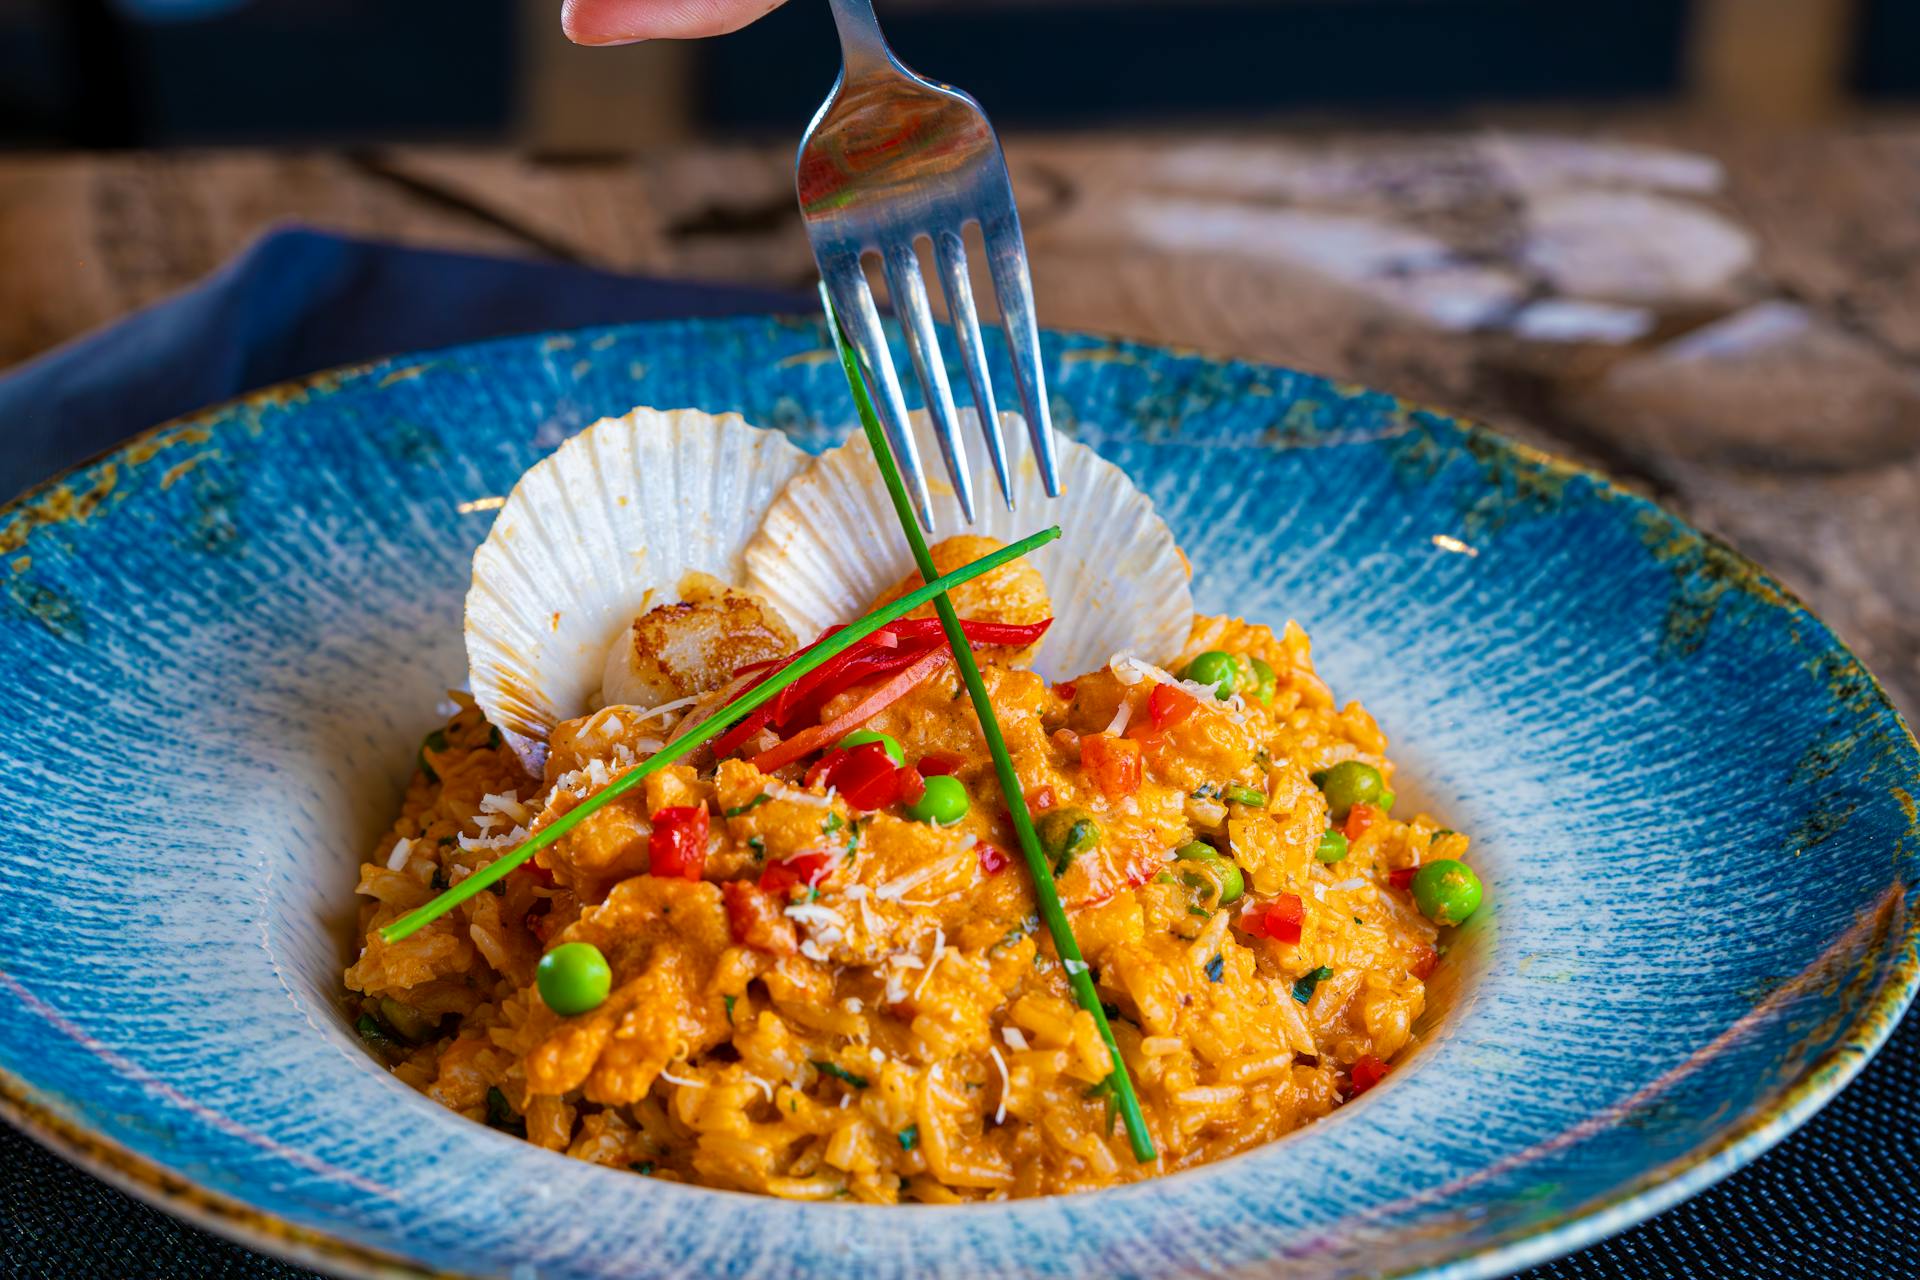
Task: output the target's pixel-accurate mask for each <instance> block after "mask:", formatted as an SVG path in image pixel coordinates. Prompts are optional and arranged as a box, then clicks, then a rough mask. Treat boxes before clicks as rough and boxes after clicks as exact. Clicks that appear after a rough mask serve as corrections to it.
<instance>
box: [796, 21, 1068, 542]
mask: <svg viewBox="0 0 1920 1280" xmlns="http://www.w3.org/2000/svg"><path fill="white" fill-rule="evenodd" d="M828 3H829V5H830V6H831V8H832V10H833V20H834V25H835V26H836V27H838V28H839V31H840V52H841V61H842V63H843V66H842V68H841V72H840V78H839V79H838V80H837V81H836V82H835V83H834V86H833V91H832V92H831V93H829V94H828V95H827V100H826V101H825V102H823V103H821V104H820V110H819V111H817V112H815V113H814V117H813V120H812V122H811V123H809V124H808V125H807V131H806V134H805V136H803V137H802V138H801V140H800V154H799V158H798V160H797V161H796V162H795V165H794V186H795V188H796V190H797V191H798V194H799V197H800V215H801V217H802V218H803V219H804V220H805V222H806V226H807V237H808V239H809V240H810V241H811V242H812V244H813V256H814V261H815V262H816V263H817V264H818V265H819V268H820V277H821V280H822V281H823V282H824V284H825V286H826V289H827V291H828V294H829V295H830V296H831V298H832V299H833V305H834V310H836V311H838V312H839V313H840V319H841V322H842V323H843V324H844V325H845V326H846V329H847V333H848V336H849V337H850V338H851V339H852V340H853V344H854V347H855V349H856V350H857V351H858V352H859V354H860V356H861V358H862V360H863V362H864V363H865V364H866V366H867V367H868V368H869V369H871V370H872V371H873V374H874V381H875V382H877V383H878V391H879V394H878V395H877V396H876V397H875V400H876V404H875V407H876V409H877V410H878V411H879V416H880V422H881V426H882V428H883V429H884V430H885V432H886V436H887V442H888V444H889V445H890V446H891V447H892V449H893V453H894V459H895V461H896V462H897V463H898V464H899V466H900V470H901V472H902V474H903V476H904V478H905V479H906V481H907V485H908V493H909V495H910V496H911V498H912V500H913V504H914V509H915V512H916V514H917V515H918V516H919V518H920V523H921V525H923V526H924V527H925V528H926V530H927V531H928V532H929V533H931V532H933V504H932V499H931V497H930V496H929V494H928V490H927V479H926V471H925V469H924V467H923V466H922V465H921V461H920V451H919V448H918V446H917V445H916V444H915V443H914V438H913V432H912V430H911V428H910V427H909V426H908V422H907V406H906V401H905V399H904V398H903V397H902V395H901V390H900V379H899V377H898V376H897V375H896V374H895V372H894V367H893V360H892V357H891V355H890V354H889V353H888V350H887V342H886V335H885V332H884V331H883V330H882V328H881V325H880V313H879V310H878V309H877V308H876V307H875V305H874V301H873V293H872V291H871V290H870V289H869V288H868V287H867V278H866V273H865V272H864V271H863V270H862V268H861V258H862V256H863V255H865V254H867V253H874V254H877V255H878V256H879V258H880V261H881V265H882V268H883V270H884V272H885V275H886V280H887V291H888V292H889V293H890V294H891V295H892V296H893V304H894V308H895V310H896V311H897V312H898V313H899V316H900V321H901V328H902V329H903V330H904V331H905V333H906V338H907V350H908V352H909V353H910V354H911V356H912V358H913V371H914V374H915V376H916V377H917V379H918V380H919V383H920V392H921V396H922V398H923V399H924V400H925V401H926V405H927V412H928V414H929V416H930V417H931V418H932V420H933V430H934V438H935V440H936V441H938V443H939V446H940V454H941V457H942V458H943V459H944V460H945V462H946V467H947V474H948V475H949V476H950V477H951V478H952V480H953V491H954V496H955V497H956V498H957V499H958V500H959V503H960V510H961V512H962V514H963V515H964V516H965V517H966V520H967V523H969V524H971V523H973V520H974V517H975V506H974V490H973V477H972V476H971V475H970V474H969V472H968V468H967V451H966V448H965V445H964V444H963V442H962V440H961V438H960V424H959V413H958V411H957V410H956V409H955V408H954V402H953V388H952V387H951V385H950V384H949V383H948V381H947V366H946V361H945V358H944V357H943V356H942V354H941V350H940V336H939V333H938V331H937V330H936V328H935V326H934V322H933V310H932V307H931V305H930V303H929V302H928V296H927V285H926V281H925V280H924V279H922V277H921V272H920V258H919V254H918V251H917V248H916V245H917V243H918V241H919V240H920V239H921V238H922V237H925V238H926V239H928V240H930V241H931V242H932V246H933V257H934V262H935V263H936V264H937V267H938V271H939V275H940V283H941V288H942V290H943V292H944V293H945V295H946V300H947V310H948V313H949V314H950V315H951V316H952V318H953V329H954V334H955V337H956V338H957V340H958V342H959V344H960V354H961V358H962V361H963V363H964V364H965V366H966V372H967V383H968V386H969V388H970V389H971V391H972V393H973V404H974V408H975V411H976V413H977V416H978V417H979V420H980V429H981V431H982V432H983V433H984V435H985V437H986V444H987V456H988V457H989V458H990V459H991V460H992V464H993V469H994V473H995V475H996V477H997V478H998V480H999V483H1000V492H1001V495H1002V496H1003V497H1004V498H1005V499H1006V503H1007V506H1008V508H1009V509H1012V507H1013V477H1012V472H1011V469H1010V464H1009V462H1008V458H1007V447H1006V441H1005V440H1004V439H1002V437H1001V432H1000V417H999V414H998V412H997V411H996V409H995V406H994V398H993V383H992V381H991V379H990V378H989V377H988V375H987V357H986V349H985V346H984V345H983V343H982V340H981V336H980V315H979V311H978V310H977V309H976V308H975V306H974V301H973V288H972V285H971V283H970V282H969V280H968V276H967V251H966V246H965V243H964V242H963V240H962V239H961V235H962V232H963V231H964V230H965V228H966V226H967V224H968V223H978V224H979V227H980V234H981V238H982V240H983V241H984V243H985V245H986V253H987V265H988V268H989V270H990V273H991V275H992V278H993V287H994V293H995V296H996V297H997V298H998V300H999V304H1000V315H1001V324H1002V327H1003V328H1004V329H1005V331H1006V337H1007V348H1008V352H1009V354H1010V355H1011V357H1012V364H1013V372H1014V381H1015V383H1016V384H1017V386H1018V388H1019V393H1020V404H1021V407H1022V409H1023V410H1024V411H1025V413H1026V419H1027V431H1028V434H1029V435H1030V436H1031V437H1032V442H1033V453H1034V460H1035V463H1036V464H1037V467H1038V470H1039V473H1040V479H1041V483H1042V484H1043V485H1044V486H1045V487H1046V492H1047V496H1049V497H1057V496H1059V493H1060V476H1059V461H1058V459H1057V457H1056V456H1055V452H1054V445H1053V426H1052V420H1051V417H1050V416H1049V413H1048V407H1047V387H1046V375H1045V374H1044V372H1043V371H1042V369H1041V365H1040V330H1039V327H1038V326H1037V325H1036V324H1035V322H1034V312H1033V282H1032V279H1031V277H1030V276H1029V275H1028V272H1027V249H1026V243H1025V242H1024V241H1023V240H1022V238H1021V235H1020V214H1019V212H1018V210H1016V209H1015V208H1014V203H1013V184H1012V182H1011V181H1010V180H1009V179H1008V177H1007V161H1006V156H1005V154H1004V153H1003V152H1002V151H1001V149H1000V139H999V138H998V137H997V136H996V135H995V134H994V131H993V126H992V125H991V124H989V123H988V122H987V117H986V113H985V112H983V111H982V110H981V109H980V104H979V103H977V102H975V101H974V100H973V99H972V98H971V97H969V96H968V95H967V94H965V93H963V92H961V91H960V90H958V89H955V88H953V87H951V86H949V85H940V84H935V83H933V82H932V81H929V80H926V79H924V78H922V77H920V76H918V75H915V74H914V73H913V72H911V71H909V70H908V69H907V68H906V67H905V66H903V65H902V64H901V62H900V60H899V59H898V58H896V57H894V56H893V52H892V50H890V49H889V48H887V42H886V38H885V37H884V36H882V35H881V34H880V22H879V19H878V18H876V17H875V16H874V12H873V3H872V0H828Z"/></svg>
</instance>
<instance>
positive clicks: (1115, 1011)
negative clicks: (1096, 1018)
mask: <svg viewBox="0 0 1920 1280" xmlns="http://www.w3.org/2000/svg"><path fill="white" fill-rule="evenodd" d="M1100 1012H1102V1013H1104V1014H1106V1015H1107V1021H1108V1022H1112V1021H1113V1020H1114V1019H1115V1018H1117V1017H1119V1016H1120V1006H1119V1005H1117V1004H1115V1003H1113V1001H1111V1000H1102V1001H1101V1002H1100Z"/></svg>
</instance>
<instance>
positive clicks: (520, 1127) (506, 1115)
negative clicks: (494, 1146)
mask: <svg viewBox="0 0 1920 1280" xmlns="http://www.w3.org/2000/svg"><path fill="white" fill-rule="evenodd" d="M487 1123H488V1124H489V1125H490V1126H492V1127H493V1128H495V1129H498V1130H500V1131H501V1132H502V1133H510V1134H512V1135H513V1136H514V1137H516V1138H524V1137H526V1136H527V1122H526V1120H525V1119H524V1118H523V1117H522V1116H521V1115H520V1113H519V1112H518V1111H515V1110H514V1109H513V1106H512V1104H510V1103H509V1102H508V1101H507V1095H506V1094H504V1093H502V1092H500V1086H499V1085H495V1086H493V1087H492V1088H491V1089H488V1090H487Z"/></svg>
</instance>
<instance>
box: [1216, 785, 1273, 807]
mask: <svg viewBox="0 0 1920 1280" xmlns="http://www.w3.org/2000/svg"><path fill="white" fill-rule="evenodd" d="M1226 794H1227V799H1229V800H1231V801H1233V802H1234V803H1235V804H1243V805H1245V806H1247V808H1249V809H1264V808H1266V807H1267V794H1266V792H1264V791H1256V790H1254V789H1253V788H1252V787H1243V786H1240V785H1238V784H1235V785H1234V786H1231V787H1228V788H1227V793H1226Z"/></svg>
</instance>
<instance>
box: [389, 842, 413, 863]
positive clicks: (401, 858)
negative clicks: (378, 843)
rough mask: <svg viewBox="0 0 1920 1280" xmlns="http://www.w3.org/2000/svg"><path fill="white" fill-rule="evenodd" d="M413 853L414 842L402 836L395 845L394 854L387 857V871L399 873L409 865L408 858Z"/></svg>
mask: <svg viewBox="0 0 1920 1280" xmlns="http://www.w3.org/2000/svg"><path fill="white" fill-rule="evenodd" d="M412 853H413V841H411V840H409V839H407V838H406V837H404V836H402V837H401V838H400V839H399V840H396V841H395V842H394V845H393V852H392V853H390V854H388V855H387V870H389V871H398V870H399V869H400V868H402V867H404V866H406V865H407V858H408V857H409V856H411V855H412Z"/></svg>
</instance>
